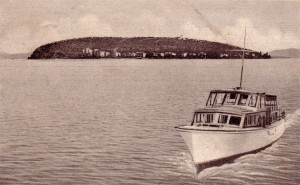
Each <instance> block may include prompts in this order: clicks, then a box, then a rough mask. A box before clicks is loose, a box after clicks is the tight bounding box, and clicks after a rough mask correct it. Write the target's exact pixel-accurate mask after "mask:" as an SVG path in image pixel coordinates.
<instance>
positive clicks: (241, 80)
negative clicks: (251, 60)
mask: <svg viewBox="0 0 300 185" xmlns="http://www.w3.org/2000/svg"><path fill="white" fill-rule="evenodd" d="M246 33H247V30H246V27H245V35H244V48H243V57H242V69H241V79H240V87H239V89H242V82H243V71H244V58H245V46H246Z"/></svg>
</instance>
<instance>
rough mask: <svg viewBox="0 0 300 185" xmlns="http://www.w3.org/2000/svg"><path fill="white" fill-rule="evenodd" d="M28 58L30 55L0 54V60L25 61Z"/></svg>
mask: <svg viewBox="0 0 300 185" xmlns="http://www.w3.org/2000/svg"><path fill="white" fill-rule="evenodd" d="M28 56H30V53H14V54H9V53H1V52H0V58H2V59H26V58H28Z"/></svg>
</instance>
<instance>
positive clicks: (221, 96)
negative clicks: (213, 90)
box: [214, 93, 225, 105]
mask: <svg viewBox="0 0 300 185" xmlns="http://www.w3.org/2000/svg"><path fill="white" fill-rule="evenodd" d="M224 98H225V93H217V97H216V100H215V103H214V105H222V104H223V100H224Z"/></svg>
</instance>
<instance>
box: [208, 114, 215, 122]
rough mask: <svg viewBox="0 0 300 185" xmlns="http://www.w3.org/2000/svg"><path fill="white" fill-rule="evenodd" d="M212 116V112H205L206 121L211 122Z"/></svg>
mask: <svg viewBox="0 0 300 185" xmlns="http://www.w3.org/2000/svg"><path fill="white" fill-rule="evenodd" d="M213 118H214V116H213V114H207V115H206V123H211V122H213Z"/></svg>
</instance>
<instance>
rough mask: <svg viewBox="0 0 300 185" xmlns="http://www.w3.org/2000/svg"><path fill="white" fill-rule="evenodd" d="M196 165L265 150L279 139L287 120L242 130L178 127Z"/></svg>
mask: <svg viewBox="0 0 300 185" xmlns="http://www.w3.org/2000/svg"><path fill="white" fill-rule="evenodd" d="M177 130H178V131H179V133H180V134H181V136H182V137H183V139H184V141H185V142H186V144H187V146H188V148H189V151H190V153H191V155H192V157H193V160H194V163H195V164H202V163H208V162H212V161H216V160H220V159H224V158H229V157H232V156H236V155H241V154H245V153H250V152H252V151H256V150H259V149H263V148H265V147H267V146H269V145H271V144H272V143H274V142H275V141H276V140H278V139H279V138H280V137H281V136H282V134H283V132H284V130H285V126H284V121H283V120H280V121H278V122H276V123H273V124H272V125H271V126H270V127H268V128H253V129H240V130H220V129H211V130H210V129H207V128H206V129H201V128H195V127H194V129H193V127H192V126H182V127H179V128H177Z"/></svg>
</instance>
